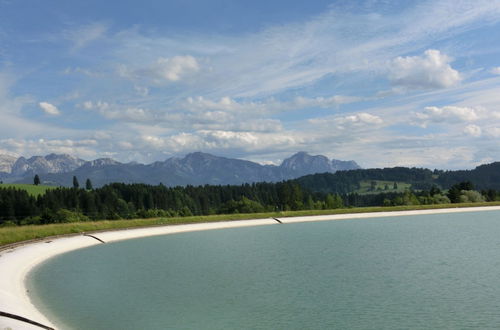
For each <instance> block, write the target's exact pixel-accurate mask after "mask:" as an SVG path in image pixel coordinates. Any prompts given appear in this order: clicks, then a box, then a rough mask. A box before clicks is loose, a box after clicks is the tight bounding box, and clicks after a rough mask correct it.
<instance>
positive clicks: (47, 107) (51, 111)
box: [38, 102, 61, 116]
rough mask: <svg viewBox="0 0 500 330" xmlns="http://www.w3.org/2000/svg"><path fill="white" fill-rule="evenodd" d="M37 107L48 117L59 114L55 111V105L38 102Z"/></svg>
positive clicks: (57, 110)
mask: <svg viewBox="0 0 500 330" xmlns="http://www.w3.org/2000/svg"><path fill="white" fill-rule="evenodd" d="M38 105H39V106H40V108H42V110H43V111H44V112H45V113H46V114H48V115H51V116H58V115H60V114H61V112H60V111H59V109H57V107H56V106H55V105H53V104H50V103H48V102H40V103H38Z"/></svg>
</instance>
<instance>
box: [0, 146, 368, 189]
mask: <svg viewBox="0 0 500 330" xmlns="http://www.w3.org/2000/svg"><path fill="white" fill-rule="evenodd" d="M359 168H360V166H359V165H358V164H356V162H354V161H342V160H336V159H333V160H330V159H328V158H327V157H325V156H322V155H317V156H312V155H309V154H308V153H306V152H299V153H296V154H294V155H293V156H291V157H289V158H287V159H285V160H284V161H283V162H282V163H281V165H279V166H277V165H261V164H258V163H255V162H251V161H247V160H241V159H234V158H225V157H218V156H214V155H211V154H207V153H202V152H195V153H191V154H188V155H186V156H185V157H184V158H177V157H172V158H169V159H167V160H165V161H158V162H154V163H152V164H139V163H135V162H132V163H121V162H118V161H116V160H113V159H110V158H100V159H96V160H92V161H85V160H83V159H80V158H77V157H73V156H70V155H66V154H61V155H58V154H50V155H47V156H34V157H31V158H25V157H20V158H15V157H12V156H9V155H0V179H1V180H2V181H4V182H16V183H32V182H33V177H34V175H35V174H38V175H39V176H40V178H41V181H42V183H43V184H49V185H57V186H71V185H72V184H73V176H76V177H77V178H78V179H79V180H81V181H82V183H83V182H84V181H85V180H86V179H87V178H88V179H90V180H91V181H92V183H93V185H94V186H95V187H99V186H102V185H105V184H107V183H111V182H124V183H146V184H154V185H156V184H159V183H163V184H164V185H166V186H186V185H204V184H212V185H226V184H243V183H252V182H263V181H265V182H277V181H282V180H288V179H294V178H298V177H301V176H304V175H308V174H314V173H335V172H337V171H342V170H351V169H359Z"/></svg>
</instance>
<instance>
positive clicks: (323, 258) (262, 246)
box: [29, 211, 500, 329]
mask: <svg viewBox="0 0 500 330" xmlns="http://www.w3.org/2000/svg"><path fill="white" fill-rule="evenodd" d="M499 256H500V212H498V211H489V212H474V213H454V214H441V215H425V216H405V217H397V218H392V217H391V218H378V219H364V220H346V221H328V222H314V223H299V224H287V225H275V226H263V227H252V228H238V229H223V230H217V231H205V232H192V233H183V234H176V235H166V236H158V237H150V238H141V239H135V240H129V241H122V242H117V243H112V244H103V245H99V246H96V247H92V248H87V249H82V250H77V251H73V252H70V253H67V254H64V255H61V256H58V257H56V258H53V259H51V260H49V261H47V262H45V263H44V264H42V265H41V266H39V267H37V268H36V269H35V271H34V272H32V273H31V274H30V279H29V286H30V291H32V292H33V291H34V292H36V297H34V299H35V302H36V303H37V305H38V306H40V308H41V309H42V310H43V311H44V312H45V313H46V314H47V315H49V316H51V318H52V319H54V320H56V321H57V322H59V324H64V325H65V326H64V327H65V328H72V329H488V328H491V329H493V328H495V329H498V327H499V325H500V276H499V275H500V258H499ZM37 297H38V298H37ZM40 297H41V298H40Z"/></svg>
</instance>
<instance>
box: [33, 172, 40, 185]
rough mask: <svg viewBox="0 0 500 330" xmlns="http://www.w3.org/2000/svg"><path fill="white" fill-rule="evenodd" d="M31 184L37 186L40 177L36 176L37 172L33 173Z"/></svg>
mask: <svg viewBox="0 0 500 330" xmlns="http://www.w3.org/2000/svg"><path fill="white" fill-rule="evenodd" d="M33 184H34V185H35V186H38V185H39V184H40V177H39V176H38V174H35V177H34V178H33Z"/></svg>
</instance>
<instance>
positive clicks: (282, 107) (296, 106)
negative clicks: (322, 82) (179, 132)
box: [182, 95, 362, 113]
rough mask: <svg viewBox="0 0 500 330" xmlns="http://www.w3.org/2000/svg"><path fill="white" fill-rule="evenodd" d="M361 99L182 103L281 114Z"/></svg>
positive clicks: (201, 108) (198, 107) (191, 107)
mask: <svg viewBox="0 0 500 330" xmlns="http://www.w3.org/2000/svg"><path fill="white" fill-rule="evenodd" d="M361 100H362V98H361V97H356V96H346V95H333V96H329V97H303V96H298V97H295V98H293V99H291V100H286V101H278V100H275V99H267V100H262V101H259V102H252V101H251V102H245V101H240V102H239V101H236V100H234V99H232V98H230V97H228V96H225V97H222V98H221V99H220V100H218V101H214V100H210V99H206V98H204V97H201V96H199V97H196V98H193V97H188V98H187V99H186V100H185V102H183V103H182V107H183V108H184V109H189V110H191V111H206V110H223V111H231V112H237V111H240V112H254V113H257V112H280V111H289V110H300V109H307V108H334V107H338V106H339V105H342V104H348V103H354V102H359V101H361Z"/></svg>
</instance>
